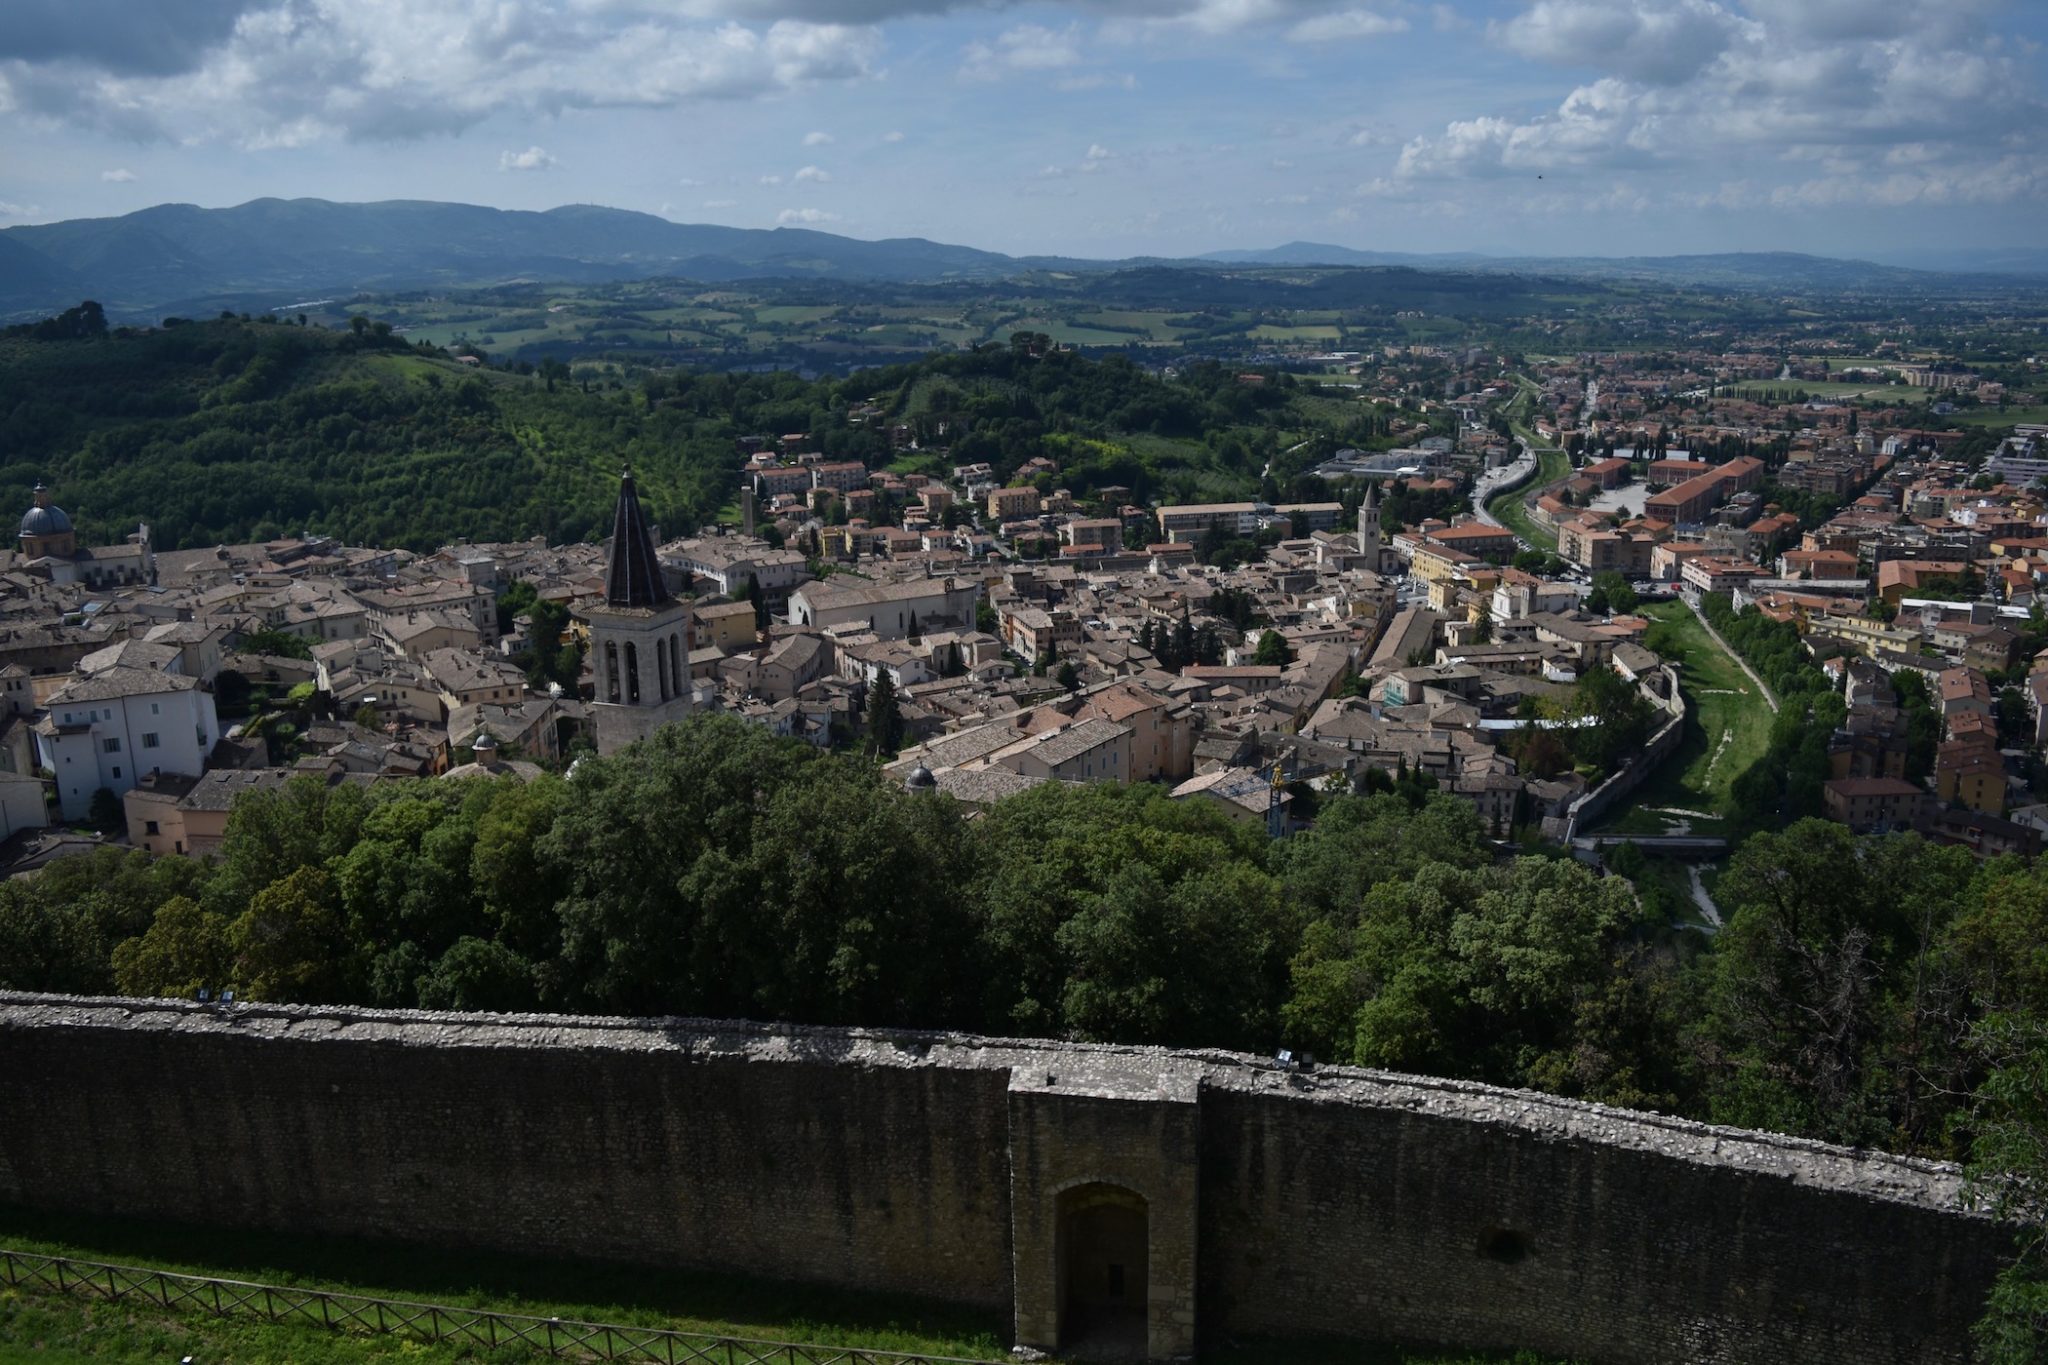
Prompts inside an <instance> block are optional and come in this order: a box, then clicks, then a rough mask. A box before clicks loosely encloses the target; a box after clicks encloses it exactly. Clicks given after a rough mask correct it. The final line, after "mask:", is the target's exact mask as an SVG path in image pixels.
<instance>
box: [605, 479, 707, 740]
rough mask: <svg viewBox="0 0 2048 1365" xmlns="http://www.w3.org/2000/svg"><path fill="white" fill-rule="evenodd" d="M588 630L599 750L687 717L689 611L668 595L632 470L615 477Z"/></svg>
mask: <svg viewBox="0 0 2048 1365" xmlns="http://www.w3.org/2000/svg"><path fill="white" fill-rule="evenodd" d="M583 618H584V620H585V621H587V622H588V623H589V625H590V654H591V667H592V671H593V672H594V674H595V675H596V683H597V696H596V704H595V705H594V706H592V707H591V718H592V720H593V722H594V725H595V728H596V731H597V751H598V753H600V754H612V753H617V752H618V751H619V750H620V749H623V748H625V747H626V746H627V745H628V744H631V743H632V742H633V741H635V740H638V739H645V738H646V737H647V736H649V735H651V734H653V733H654V732H655V731H656V730H658V729H660V728H661V727H662V726H664V725H666V724H668V723H669V722H670V721H676V720H681V719H682V718H683V717H685V716H687V715H688V714H689V713H690V705H691V702H690V608H689V604H688V603H686V602H678V601H677V600H676V599H675V598H673V597H671V596H670V595H669V591H668V586H667V585H666V584H665V583H663V581H662V577H661V561H660V559H659V558H658V557H657V556H656V555H655V552H654V536H653V533H652V531H651V530H650V528H649V526H648V523H647V517H646V514H645V513H643V512H642V511H641V510H640V497H639V494H638V493H637V492H636V491H635V490H634V487H633V471H632V470H630V469H628V470H626V471H625V472H624V473H622V474H621V475H620V476H619V504H618V509H617V511H616V512H615V513H614V514H613V516H612V546H611V562H610V564H609V566H608V567H607V568H606V570H605V576H604V601H603V603H602V604H600V605H594V606H589V607H585V608H584V609H583Z"/></svg>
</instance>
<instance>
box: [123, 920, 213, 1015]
mask: <svg viewBox="0 0 2048 1365" xmlns="http://www.w3.org/2000/svg"><path fill="white" fill-rule="evenodd" d="M233 964H234V953H233V951H232V950H231V949H230V947H229V944H228V920H227V916H225V915H219V914H215V913H213V912H212V911H209V910H206V909H204V908H202V907H201V906H200V904H199V902H197V901H195V900H193V899H192V898H191V897H190V896H173V897H172V898H171V899H170V900H167V901H165V902H164V903H163V905H162V906H160V907H159V908H158V909H157V912H156V917H155V918H154V919H153V920H152V921H151V922H150V926H149V930H148V932H146V933H144V934H143V935H142V936H141V937H140V938H131V939H128V940H126V941H125V942H123V943H122V944H121V945H120V946H118V947H117V948H115V949H114V979H115V981H116V982H117V983H118V984H119V986H120V989H121V993H122V994H123V995H143V996H166V997H177V998H184V999H190V998H191V997H192V996H193V995H195V994H196V993H197V992H198V991H199V990H200V989H201V988H206V989H209V990H219V989H220V988H221V987H222V986H231V985H233V984H234V977H233Z"/></svg>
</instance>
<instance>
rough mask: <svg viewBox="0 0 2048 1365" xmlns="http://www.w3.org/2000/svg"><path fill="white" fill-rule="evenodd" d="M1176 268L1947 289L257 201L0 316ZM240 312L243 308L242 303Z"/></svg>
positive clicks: (38, 244)
mask: <svg viewBox="0 0 2048 1365" xmlns="http://www.w3.org/2000/svg"><path fill="white" fill-rule="evenodd" d="M1974 259H1975V258H1972V257H1970V256H1968V255H1967V254H1966V255H1964V256H1959V257H1958V258H1957V261H1958V264H1962V265H1963V268H1964V269H1966V270H1968V271H1969V272H1970V273H1971V274H1973V275H1983V274H1986V273H1988V272H2012V273H2019V272H2030V273H2031V272H2040V273H2044V274H2048V252H2041V251H2008V252H1999V253H1982V259H1981V262H1976V263H1971V264H1964V262H1968V261H1973V260H1974ZM1159 265H1170V266H1175V267H1179V268H1185V269H1201V270H1212V271H1213V270H1219V269H1228V268H1230V267H1233V266H1235V267H1245V266H1261V267H1301V266H1367V267H1382V268H1384V267H1403V268H1411V269H1421V270H1437V271H1460V272H1471V271H1485V272H1506V273H1515V274H1537V275H1564V276H1595V277H1600V278H1621V279H1641V280H1645V281H1657V282H1664V283H1691V284H1700V285H1707V286H1712V287H1725V288H1734V289H1749V288H1753V289H1824V290H1843V291H1861V290H1883V289H1901V290H1926V289H1931V288H1937V287H1940V286H1941V285H1942V284H1944V283H1945V282H1946V281H1945V280H1944V278H1943V277H1942V276H1939V275H1935V274H1931V273H1928V272H1924V271H1916V270H1911V269H1907V268H1905V267H1902V266H1897V265H1884V264H1877V263H1873V262H1868V261H1843V260H1835V259H1832V258H1828V257H1819V256H1802V255H1795V254H1791V253H1729V254H1723V255H1705V256H1662V257H1628V258H1619V259H1601V258H1549V257H1528V258H1507V257H1489V256H1480V255H1473V254H1444V255H1418V254H1403V253H1394V252H1374V251H1358V250H1355V249H1353V248H1350V247H1341V246H1330V245H1325V244H1320V243H1311V242H1292V243H1289V244H1287V245H1285V246H1280V247H1275V248H1271V249H1267V250H1262V251H1228V252H1215V253H1211V254H1210V255H1207V256H1203V257H1198V258H1194V259H1190V260H1176V261H1168V260H1161V259H1159V258H1144V259H1139V260H1122V261H1092V260H1079V259H1072V258H1066V257H1050V256H1023V257H1019V256H1007V255H1003V254H1002V253H1000V252H994V251H982V250H978V249H976V248H974V247H966V246H955V245H949V244H947V243H943V242H933V241H928V240H926V239H924V238H920V237H899V238H889V239H885V240H882V241H863V240H860V239H858V238H852V237H842V236H839V235H837V234H834V233H829V232H818V231H814V230H811V229H807V228H772V229H764V228H735V227H720V226H715V225H708V224H686V223H672V222H670V221H668V220H667V219H665V218H659V217H656V216H654V215H652V214H646V213H635V212H631V211H629V210H624V209H612V208H603V207H598V206H595V205H587V204H574V205H568V206H565V207H562V208H557V209H550V210H547V211H546V212H531V211H526V210H514V209H496V208H487V207H481V206H478V205H472V204H443V203H434V202H429V201H422V200H391V201H386V202H382V203H371V204H338V203H332V202H329V201H327V200H322V199H257V200H252V201H251V202H249V203H246V204H240V205H236V206H235V207H233V208H221V209H208V208H200V207H198V206H196V205H192V204H159V205H157V206H156V207H154V208H147V209H141V210H138V211H137V212H134V213H130V214H125V215H123V216H121V217H118V218H80V219H71V220H68V221H65V222H57V223H43V224H36V225H32V226H21V227H12V228H7V229H5V230H4V231H0V313H5V314H13V315H29V314H37V313H41V312H48V311H52V310H55V309H59V308H63V307H66V306H69V305H70V304H73V303H76V302H77V301H78V300H80V299H82V298H93V299H97V300H99V301H100V302H101V303H102V304H103V305H104V306H105V307H106V309H107V312H108V313H109V314H110V315H111V316H114V317H117V318H126V319H146V318H151V317H153V316H155V315H156V314H157V313H158V312H160V311H162V310H165V309H170V308H175V307H178V306H181V305H196V304H203V303H205V302H208V301H219V300H224V299H239V300H244V301H247V300H251V299H257V298H264V297H268V296H270V295H278V296H279V297H278V298H277V299H276V303H277V304H279V305H282V304H286V303H290V302H294V301H297V300H300V299H306V298H310V297H314V296H317V295H322V294H336V293H338V294H344V295H345V294H347V293H352V292H355V291H358V290H392V289H407V288H448V287H456V286H474V285H483V284H491V283H501V282H506V281H511V280H520V279H526V280H547V281H561V282H564V283H594V282H600V281H612V280H629V279H647V278H655V277H679V278H685V279H693V280H702V281H706V282H711V283H717V282H725V281H732V280H739V279H762V278H813V279H841V280H865V281H877V282H891V281H896V282H910V281H917V282H925V281H939V280H975V279H1001V278H1005V277H1009V276H1015V275H1019V274H1025V273H1029V272H1033V271H1044V270H1064V271H1095V270H1112V269H1129V268H1132V267H1135V266H1159ZM244 306H249V305H248V304H247V303H246V302H245V303H244Z"/></svg>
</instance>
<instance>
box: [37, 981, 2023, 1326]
mask: <svg viewBox="0 0 2048 1365" xmlns="http://www.w3.org/2000/svg"><path fill="white" fill-rule="evenodd" d="M1105 1191H1107V1194H1105V1193H1103V1192H1105ZM1077 1196H1085V1197H1086V1198H1087V1199H1089V1200H1093V1201H1095V1202H1096V1203H1097V1204H1100V1203H1101V1201H1102V1200H1103V1199H1104V1198H1109V1199H1113V1200H1120V1201H1122V1204H1121V1207H1124V1208H1139V1209H1142V1210H1143V1211H1144V1216H1145V1218H1146V1220H1147V1223H1148V1226H1147V1230H1146V1236H1145V1238H1144V1241H1143V1243H1142V1245H1144V1246H1145V1247H1146V1251H1145V1253H1144V1254H1145V1255H1146V1257H1147V1258H1148V1259H1147V1265H1146V1266H1145V1267H1144V1268H1143V1270H1144V1274H1143V1278H1142V1280H1137V1281H1135V1283H1142V1285H1143V1286H1144V1302H1143V1304H1142V1305H1134V1308H1133V1311H1134V1312H1137V1313H1141V1314H1142V1318H1141V1321H1142V1326H1143V1331H1144V1339H1145V1340H1146V1342H1147V1344H1148V1346H1149V1348H1150V1350H1151V1353H1152V1354H1153V1355H1155V1356H1169V1355H1181V1354H1186V1353H1188V1352H1190V1351H1194V1350H1197V1349H1198V1348H1199V1347H1200V1345H1201V1344H1202V1343H1203V1342H1205V1341H1216V1340H1220V1339H1223V1338H1227V1337H1232V1336H1239V1335H1245V1334H1258V1335H1269V1334H1279V1335H1294V1334H1319V1335H1331V1336H1350V1337H1372V1338H1401V1339H1409V1340H1415V1341H1425V1342H1442V1343H1447V1344H1456V1345H1469V1346H1500V1347H1507V1346H1526V1347H1532V1348H1536V1349H1539V1350H1545V1351H1554V1352H1558V1353H1569V1354H1571V1355H1573V1356H1575V1357H1576V1358H1579V1359H1583V1360H1592V1361H1615V1362H1621V1361H1629V1362H1634V1361H1669V1362H1674V1363H1675V1362H1680V1361H1686V1362H1690V1361H1727V1362H1736V1361H1740V1362H1771V1361H1784V1362H1802V1365H1803V1363H1804V1362H1845V1361H1887V1362H1890V1361H1896V1362H1900V1363H1901V1365H1903V1363H1904V1362H1908V1361H1913V1362H1919V1361H1942V1360H1954V1361H1961V1360H1963V1359H1965V1358H1966V1357H1967V1327H1968V1324H1969V1323H1970V1321H1972V1320H1973V1319H1974V1318H1975V1317H1976V1316H1977V1314H1978V1311H1979V1305H1981V1303H1982V1301H1983V1295H1984V1291H1985V1289H1986V1287H1987V1285H1988V1283H1989V1280H1990V1277H1991V1276H1992V1274H1993V1273H1994V1271H1995V1268H1996V1260H1997V1256H1998V1255H1999V1254H2000V1252H2001V1251H2002V1250H2003V1249H2004V1248H2005V1247H2006V1245H2007V1244H2008V1243H2007V1239H2006V1238H2005V1237H2004V1236H2003V1235H2002V1234H2001V1233H2000V1232H1999V1231H1998V1230H1997V1229H1995V1228H1993V1227H1992V1226H1991V1225H1990V1224H1989V1223H1987V1222H1985V1221H1984V1220H1983V1219H1981V1218H1979V1217H1976V1216H1974V1215H1972V1214H1968V1213H1966V1212H1964V1211H1963V1210H1962V1208H1961V1203H1960V1182H1959V1180H1958V1177H1957V1175H1956V1172H1955V1171H1954V1170H1953V1168H1950V1167H1946V1166H1942V1165H1939V1164H1936V1163H1928V1162H1918V1161H1911V1160H1906V1159H1901V1158H1894V1157H1884V1156H1876V1155H1871V1154H1866V1153H1856V1152H1849V1151H1845V1150H1842V1149H1839V1148H1831V1147H1827V1146H1824V1145H1821V1144H1816V1143H1806V1142H1799V1141H1795V1140H1792V1139H1785V1138H1777V1137H1772V1136H1768V1135H1763V1134H1754V1133H1743V1132H1738V1131H1735V1130H1730V1129H1716V1128H1709V1127H1705V1126H1703V1125H1699V1124H1691V1123H1683V1122H1678V1121H1673V1120H1662V1119H1657V1118H1655V1117H1652V1116H1647V1115H1639V1114H1625V1113H1621V1112H1618V1111H1613V1110H1606V1109H1601V1108H1599V1107H1597V1106H1592V1105H1584V1104H1576V1103H1572V1102H1569V1101H1562V1100H1555V1099H1551V1098H1548V1097H1545V1096H1539V1095H1531V1094H1526V1093H1521V1092H1512V1091H1501V1090H1494V1089H1490V1088H1488V1087H1484V1086H1476V1085H1469V1084H1463V1083H1455V1082H1441V1081H1430V1080H1426V1079H1420V1078H1414V1077H1400V1076H1391V1075H1386V1074H1382V1073H1375V1072H1366V1071H1357V1070H1350V1069H1338V1068H1330V1069H1325V1070H1323V1071H1318V1072H1311V1073H1306V1074H1298V1073H1292V1072H1289V1071H1286V1070H1284V1069H1282V1068H1279V1067H1277V1066H1275V1065H1273V1064H1272V1063H1269V1062H1265V1061H1261V1060H1259V1059H1256V1058H1250V1057H1244V1056H1238V1055H1234V1054H1221V1053H1190V1052H1167V1051H1161V1050H1156V1049H1139V1048H1111V1047H1084V1046H1073V1045H1061V1044H1056V1043H1034V1042H1019V1041H1013V1040H993V1039H977V1038H967V1037H959V1036H950V1035H929V1034H910V1033H883V1032H869V1031H859V1030H828V1029H804V1028H771V1027H765V1026H755V1025H745V1024H731V1023H713V1022H704V1021H690V1020H604V1019H578V1018H556V1017H541V1016H527V1017H518V1016H481V1015H435V1014H424V1013H411V1012H374V1011H367V1010H320V1009H294V1008H280V1007H247V1006H243V1007H235V1008H231V1009H219V1008H209V1007H204V1006H197V1005H186V1004H178V1003H171V1002H144V1001H111V1000H67V999H62V998H58V997H39V996H20V995H5V994H0V1200H5V1201H13V1202H21V1203H26V1204H30V1205H34V1206H38V1207H43V1208H50V1209H58V1210H74V1211H84V1212H118V1213H126V1214H134V1215H144V1216H156V1217H165V1218H178V1219H187V1220H193V1221H199V1222H211V1223H218V1224H227V1225H237V1226H239V1225H250V1226H264V1227H273V1228H305V1229H307V1230H309V1231H325V1232H346V1233H352V1234H360V1235H367V1236H376V1237H395V1238H406V1239H413V1240H420V1241H428V1242H435V1243H444V1244H450V1245H476V1246H491V1247H499V1248H505V1249H510V1250H520V1251H541V1252H555V1253H564V1254H576V1255H584V1256H596V1257H612V1258H624V1259H632V1260H639V1261H647V1262H652V1263H656V1264H682V1265H693V1266H707V1267H721V1268H730V1269H734V1270H740V1271H745V1272H748V1273H753V1274H759V1275H766V1276H773V1277H778V1278H788V1279H797V1280H814V1281H824V1282H830V1283H835V1284H844V1285H850V1286H855V1287H859V1288H866V1289H874V1290H888V1291H896V1292H909V1293H919V1294H927V1295H936V1296H939V1297H943V1298H947V1299H951V1300H955V1301H959V1302H964V1303H970V1304H978V1305H983V1306H987V1307H1007V1308H1009V1310H1010V1311H1011V1313H1012V1315H1013V1321H1014V1324H1015V1329H1016V1335H1017V1339H1018V1340H1019V1341H1021V1342H1025V1343H1028V1344H1034V1345H1040V1346H1048V1347H1050V1346H1054V1345H1056V1344H1057V1343H1058V1340H1059V1337H1060V1335H1061V1334H1062V1332H1063V1330H1064V1328H1065V1325H1066V1324H1065V1322H1064V1320H1063V1309H1064V1306H1065V1303H1066V1297H1067V1293H1066V1291H1067V1285H1068V1278H1067V1272H1066V1267H1065V1261H1066V1258H1067V1257H1068V1255H1069V1252H1070V1250H1071V1248H1070V1245H1069V1243H1070V1242H1071V1241H1072V1238H1071V1237H1070V1235H1069V1234H1070V1230H1071V1229H1072V1228H1075V1227H1079V1226H1080V1224H1078V1223H1074V1222H1072V1221H1071V1216H1070V1214H1069V1212H1068V1211H1069V1209H1070V1207H1071V1206H1072V1204H1073V1202H1074V1200H1075V1199H1076V1197H1077ZM1075 1235H1079V1234H1075ZM1118 1245H1120V1246H1124V1247H1128V1246H1130V1245H1132V1243H1130V1242H1128V1241H1125V1242H1121V1243H1119V1244H1118ZM1098 1250H1099V1249H1098ZM1129 1254H1130V1253H1129V1252H1128V1251H1115V1250H1106V1251H1102V1252H1101V1256H1098V1257H1097V1259H1098V1260H1100V1259H1101V1257H1102V1256H1107V1257H1111V1258H1115V1257H1122V1256H1127V1255H1129ZM1077 1264H1078V1262H1077ZM1134 1269H1135V1268H1134Z"/></svg>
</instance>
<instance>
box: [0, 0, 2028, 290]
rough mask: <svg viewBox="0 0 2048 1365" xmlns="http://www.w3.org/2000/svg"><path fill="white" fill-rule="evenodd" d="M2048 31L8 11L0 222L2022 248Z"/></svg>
mask: <svg viewBox="0 0 2048 1365" xmlns="http://www.w3.org/2000/svg"><path fill="white" fill-rule="evenodd" d="M2044 43H2048V0H1943V3H1941V4H1940V5H1933V6H1906V5H1900V4H1896V3H1887V2H1886V0H1454V2H1453V3H1425V2H1423V0H1067V3H1015V4H1012V3H1002V2H1001V0H435V2H434V3H423V2H422V0H5V4H4V6H0V146H4V147H5V148H6V150H5V152H4V153H0V226H4V225H6V224H8V223H16V222H38V221H48V220H51V219H57V218H74V217H86V216H98V215H106V214H116V213H124V212H127V211H130V210H132V209H136V208H141V207H144V206H146V205H149V204H155V203H162V202H166V201H186V202H193V203H199V204H207V205H223V204H232V203H239V202H241V201H243V200H246V199H252V198H256V197H259V196H263V195H277V196H283V197H296V196H302V195H310V196H318V197H323V198H329V199H344V200H370V199H394V198H419V199H452V200H462V201H466V202H472V203H484V204H495V205H499V206H502V207H508V208H548V207H552V206H554V205H557V204H564V203H599V204H608V205H613V206H616V207H621V208H631V209H639V210H643V211H645V212H649V213H660V214H664V215H666V216H668V217H670V218H673V219H675V220H677V221H682V222H716V223H729V224H734V225H737V226H745V227H772V226H775V225H777V224H778V223H788V224H806V225H814V226H818V227H822V228H826V229H828V230H831V231H836V232H844V233H847V234H849V235H852V236H858V237H886V236H912V235H915V236H926V237H933V238H937V239H939V240H944V241H953V242H962V243H966V244H969V245H974V246H982V247H988V248H992V249H996V250H1003V251H1010V252H1017V253H1026V252H1060V253H1068V254H1075V255H1086V256H1121V255H1127V254H1137V253H1156V254H1165V255H1189V254H1195V253H1199V252H1203V251H1210V250H1217V249H1222V248H1228V247H1256V246H1269V245H1275V244H1278V243H1280V242H1284V241H1289V240H1295V239H1305V240H1310V241H1320V242H1336V243H1341V244H1344V245H1348V246H1355V247H1360V248H1367V249H1380V250H1392V251H1485V252H1493V253H1501V254H1519V253H1525V252H1542V253H1573V254H1598V255H1615V254H1634V253H1643V254H1661V253H1670V252H1683V251H1702V250H1770V249H1788V250H1804V251H1814V252H1820V253H1824V254H1834V255H1870V256H1886V255H1901V254H1910V253H1912V252H1915V251H1918V250H1925V249H1931V248H1938V247H1965V248H1967V247H2008V246H2048V232H2044V231H2043V230H2042V227H2041V223H2042V221H2043V207H2044V202H2043V201H2044V198H2048V136H2044V134H2043V129H2044V128H2048V88H2044V56H2043V44H2044Z"/></svg>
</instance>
